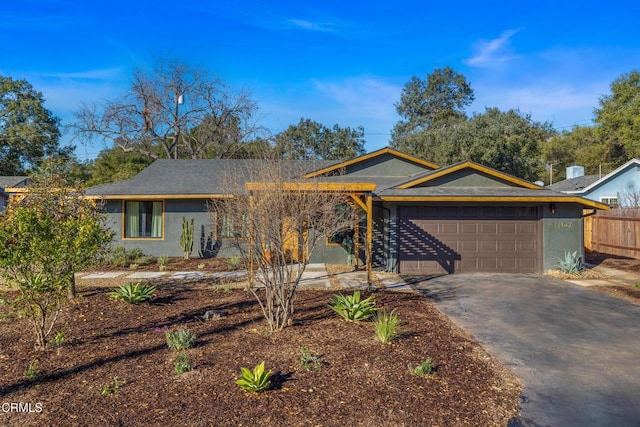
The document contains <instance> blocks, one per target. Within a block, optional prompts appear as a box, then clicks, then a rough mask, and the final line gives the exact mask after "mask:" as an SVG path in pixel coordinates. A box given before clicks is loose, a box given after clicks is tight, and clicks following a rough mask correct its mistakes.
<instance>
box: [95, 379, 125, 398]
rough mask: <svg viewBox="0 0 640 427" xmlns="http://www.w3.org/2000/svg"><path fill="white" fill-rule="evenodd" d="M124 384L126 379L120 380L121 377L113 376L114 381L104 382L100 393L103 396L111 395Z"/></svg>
mask: <svg viewBox="0 0 640 427" xmlns="http://www.w3.org/2000/svg"><path fill="white" fill-rule="evenodd" d="M123 384H124V381H120V379H118V377H113V382H112V383H104V384H102V386H101V388H100V395H101V396H111V395H112V394H114V393H115V392H117V391H118V389H119V388H120V386H121V385H123Z"/></svg>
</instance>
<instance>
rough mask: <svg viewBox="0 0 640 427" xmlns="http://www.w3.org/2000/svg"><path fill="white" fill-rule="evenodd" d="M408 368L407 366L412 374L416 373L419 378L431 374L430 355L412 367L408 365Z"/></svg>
mask: <svg viewBox="0 0 640 427" xmlns="http://www.w3.org/2000/svg"><path fill="white" fill-rule="evenodd" d="M408 368H409V372H411V373H412V374H413V375H416V376H418V377H420V378H424V377H426V376H427V375H431V374H432V373H433V365H432V364H431V358H430V357H427V358H426V359H425V361H424V362H422V363H421V364H419V365H418V366H416V367H414V368H413V367H411V365H409V366H408Z"/></svg>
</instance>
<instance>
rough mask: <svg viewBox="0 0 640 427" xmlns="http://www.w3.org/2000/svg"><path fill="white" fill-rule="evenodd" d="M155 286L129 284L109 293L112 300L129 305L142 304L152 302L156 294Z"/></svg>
mask: <svg viewBox="0 0 640 427" xmlns="http://www.w3.org/2000/svg"><path fill="white" fill-rule="evenodd" d="M155 290H156V288H155V287H154V286H147V285H143V284H142V283H140V282H138V283H135V284H134V283H132V282H129V283H127V284H125V285H122V286H120V287H118V288H117V289H115V290H113V291H111V292H109V293H108V295H109V296H110V297H111V298H115V299H120V300H123V301H125V302H128V303H129V304H140V303H141V302H144V301H147V300H150V299H151V297H152V296H153V293H154V292H155Z"/></svg>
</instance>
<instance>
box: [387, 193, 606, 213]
mask: <svg viewBox="0 0 640 427" xmlns="http://www.w3.org/2000/svg"><path fill="white" fill-rule="evenodd" d="M376 200H380V201H383V202H491V203H502V202H518V203H578V204H580V205H584V206H590V207H592V208H595V209H601V210H609V206H608V205H605V204H603V203H598V202H594V201H593V200H589V199H583V198H582V197H562V196H544V197H522V196H506V197H504V196H503V197H501V196H379V197H376Z"/></svg>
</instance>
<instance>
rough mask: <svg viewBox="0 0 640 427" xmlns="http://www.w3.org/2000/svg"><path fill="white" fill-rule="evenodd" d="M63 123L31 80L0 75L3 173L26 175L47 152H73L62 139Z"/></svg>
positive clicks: (54, 153) (47, 154) (0, 165)
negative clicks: (62, 142)
mask: <svg viewBox="0 0 640 427" xmlns="http://www.w3.org/2000/svg"><path fill="white" fill-rule="evenodd" d="M59 124H60V119H58V118H57V117H54V116H53V114H52V113H51V111H49V110H47V109H46V108H45V107H44V98H43V97H42V93H40V92H38V91H36V90H35V89H34V88H33V86H31V84H29V82H27V81H26V80H14V79H12V78H11V77H3V76H0V175H24V174H26V173H28V172H32V171H34V170H35V169H36V168H37V167H38V166H39V164H40V162H41V161H42V159H43V158H45V157H47V156H50V155H56V154H60V155H64V154H69V153H70V152H72V151H73V147H60V145H59V143H58V140H59V138H60V130H59V128H58V126H59Z"/></svg>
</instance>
